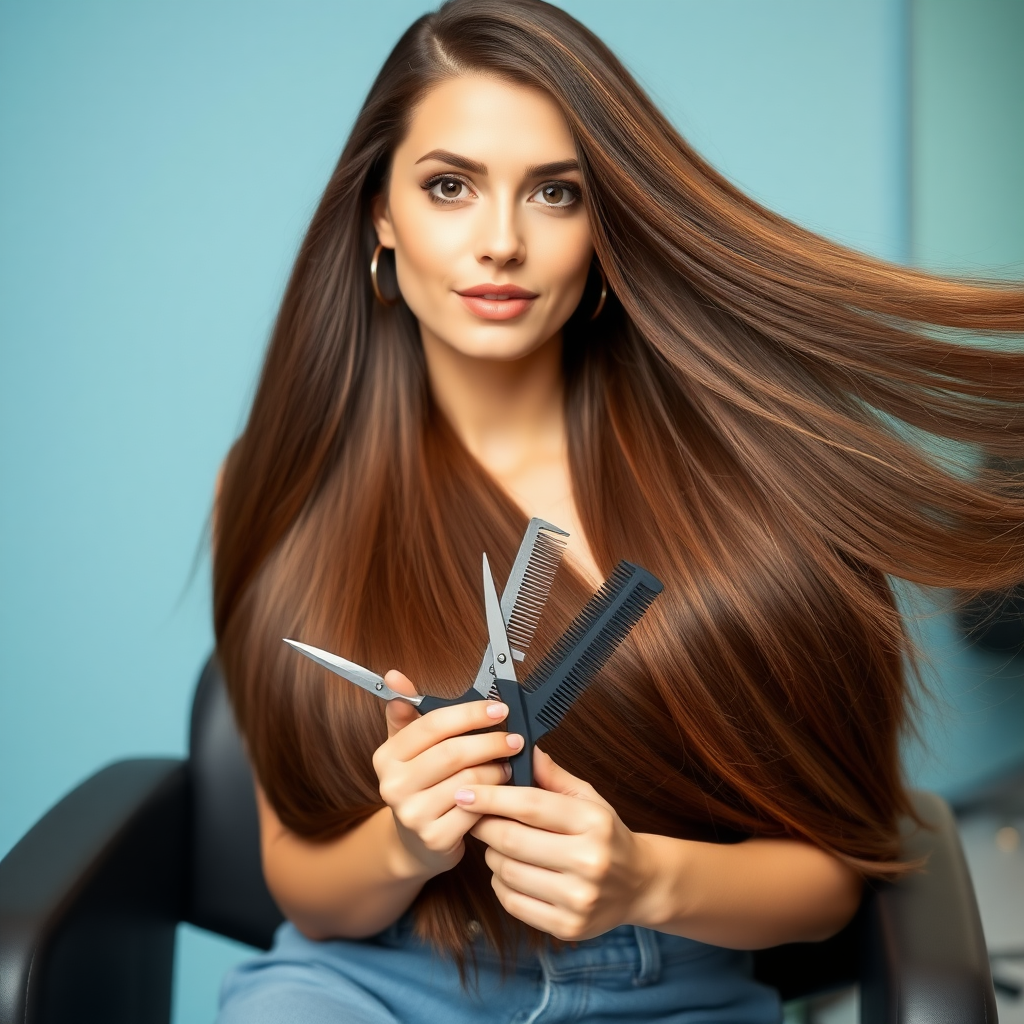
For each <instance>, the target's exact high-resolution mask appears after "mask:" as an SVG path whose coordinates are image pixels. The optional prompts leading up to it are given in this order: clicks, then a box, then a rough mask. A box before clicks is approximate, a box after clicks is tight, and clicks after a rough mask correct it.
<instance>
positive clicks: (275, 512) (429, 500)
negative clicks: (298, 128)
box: [215, 0, 1024, 1024]
mask: <svg viewBox="0 0 1024 1024" xmlns="http://www.w3.org/2000/svg"><path fill="white" fill-rule="evenodd" d="M1022 329H1024V294H1022V293H1021V291H1019V290H1014V289H1011V288H1009V287H997V286H988V285H981V284H963V283H957V282H951V281H941V280H938V279H935V278H930V277H927V276H925V275H922V274H919V273H915V272H911V271H907V270H905V269H902V268H897V267H891V266H886V265H884V264H881V263H879V262H877V261H874V260H872V259H869V258H867V257H864V256H861V255H859V254H857V253H853V252H850V251H847V250H844V249H842V248H840V247H838V246H836V245H835V244H833V243H831V242H827V241H825V240H823V239H821V238H818V237H816V236H814V235H812V234H810V233H808V232H806V231H804V230H802V229H800V228H798V227H796V226H794V225H793V224H790V223H788V222H787V221H785V220H783V219H781V218H779V217H777V216H775V215H773V214H771V213H769V212H768V211H766V210H764V209H762V208H761V207H759V206H758V205H756V204H755V203H753V202H752V201H751V200H749V199H748V198H746V197H745V196H743V195H742V194H740V193H738V192H737V191H736V190H735V189H734V188H733V187H732V186H731V185H729V184H728V183H727V182H726V181H725V180H723V179H722V178H721V177H720V176H719V175H718V174H716V173H715V172H714V171H713V170H712V169H711V168H709V167H708V166H707V165H706V164H705V163H704V162H703V161H702V160H700V158H699V157H698V156H697V155H696V154H695V153H694V152H693V151H692V150H691V149H690V148H689V147H688V146H687V145H686V143H685V142H684V141H683V140H682V139H681V138H680V137H679V135H678V134H677V133H676V132H675V130H674V129H673V128H672V127H671V125H670V124H669V123H668V122H667V121H666V120H665V118H664V117H662V115H661V114H660V113H659V112H658V111H657V110H656V109H655V108H654V107H653V106H652V104H651V103H650V101H649V100H648V99H647V97H646V96H645V95H644V94H643V93H642V92H641V90H640V89H639V88H638V87H637V85H636V84H635V83H634V82H633V81H632V79H631V78H630V77H629V75H628V74H627V72H626V71H625V70H624V69H623V68H622V66H621V65H620V64H619V63H618V62H617V61H616V60H615V58H614V57H613V56H612V54H611V53H610V52H609V51H608V50H607V49H606V48H605V47H604V46H603V44H601V42H600V41H599V40H597V39H596V38H595V37H594V36H593V35H592V34H590V33H589V32H588V31H587V30H586V29H584V28H583V27H582V26H581V25H579V24H578V23H577V22H575V21H574V20H573V19H572V18H570V17H569V16H568V15H567V14H565V13H564V12H562V11H560V10H558V9H557V8H553V7H550V6H548V5H546V4H544V3H541V2H539V0H514V2H509V0H453V2H452V3H450V4H446V5H445V6H444V7H442V8H441V9H440V10H439V11H438V12H437V13H436V14H433V15H429V16H427V17H425V18H422V19H420V20H419V21H417V22H416V23H415V24H414V25H413V26H412V27H411V28H410V29H409V30H408V32H407V33H406V34H405V35H404V36H403V37H402V39H401V41H400V42H399V43H398V45H397V46H396V48H395V50H394V51H393V53H392V54H391V56H390V57H389V58H388V60H387V62H386V63H385V65H384V68H383V69H382V71H381V73H380V75H379V76H378V78H377V81H376V82H375V83H374V85H373V88H372V89H371V91H370V95H369V97H368V99H367V101H366V103H365V105H364V107H363V109H362V112H361V113H360V115H359V118H358V120H357V122H356V125H355V127H354V129H353V132H352V135H351V138H350V140H349V142H348V145H347V146H346V148H345V151H344V153H343V154H342V157H341V160H340V162H339V164H338V167H337V169H336V170H335V172H334V174H333V176H332V178H331V181H330V183H329V184H328V186H327V190H326V192H325V194H324V197H323V200H322V201H321V204H320V206H319V208H318V210H317V212H316V214H315V215H314V218H313V222H312V225H311V227H310V229H309V233H308V235H307V237H306V240H305V242H304V244H303V247H302V250H301V252H300V254H299V257H298V260H297V262H296V266H295V269H294V271H293V274H292V278H291V280H290V282H289V285H288V288H287V291H286V294H285V298H284V302H283V305H282V309H281V312H280V316H279V318H278V322H277V325H276V328H275V331H274V335H273V338H272V340H271V344H270V349H269V352H268V354H267V358H266V363H265V366H264V370H263V375H262V378H261V381H260V385H259V389H258V392H257V395H256V398H255V401H254V404H253V409H252V413H251V416H250V419H249V422H248V424H247V426H246V429H245V432H244V433H243V435H242V437H241V438H240V439H239V441H238V443H237V444H236V445H235V447H234V449H233V450H232V452H231V454H230V456H229V458H228V460H227V463H226V468H225V474H224V481H223V488H222V492H221V495H220V498H219V508H218V527H217V549H216V558H215V616H216V629H217V637H218V650H219V653H220V657H221V660H222V663H223V667H224V671H225V675H226V679H227V683H228V687H229V690H230V693H231V699H232V702H233V706H234V708H235V712H236V714H237V717H238V721H239V724H240V727H241V729H242V731H243V734H244V736H245V739H246V743H247V745H248V750H249V753H250V756H251V759H252V763H253V767H254V770H255V774H256V777H257V779H258V785H257V797H258V805H259V810H260V822H261V835H262V849H263V859H264V870H265V874H266V877H267V881H268V884H269V886H270V889H271V892H272V893H273V894H274V896H275V898H276V899H277V901H278V903H279V904H280V906H281V908H282V910H283V911H284V912H285V915H286V917H287V918H288V919H289V921H290V922H291V923H290V924H287V925H285V926H283V928H282V930H281V931H280V932H279V934H278V938H277V943H276V945H275V948H274V950H273V951H271V953H270V954H268V955H267V956H265V957H261V958H258V959H257V960H255V961H253V962H252V963H250V964H248V965H245V966H244V967H243V968H241V969H240V970H239V971H236V972H235V973H234V974H233V975H232V976H230V977H229V979H228V980H227V982H226V983H225V988H224V992H223V1003H222V1011H221V1021H222V1022H234V1021H242V1020H245V1021H250V1022H251V1021H285V1020H288V1021H318V1020H321V1019H332V1020H334V1019H337V1020H345V1021H366V1022H374V1024H377V1022H385V1021H387V1022H391V1021H396V1020H400V1021H403V1022H417V1021H426V1020H436V1019H439V1018H441V1017H442V1016H444V1017H445V1018H446V1019H449V1020H452V1021H471V1020H495V1021H511V1020H518V1021H527V1020H529V1021H541V1020H544V1021H547V1020H563V1019H564V1020H568V1019H573V1020H601V1019H604V1020H623V1019H630V1020H654V1019H657V1020H659V1021H687V1022H693V1021H730V1022H754V1021H771V1020H777V1019H778V1017H779V1007H778V1000H777V998H776V997H775V996H774V994H773V993H771V992H769V991H768V990H767V989H765V988H763V987H761V986H759V985H757V984H756V983H755V982H754V981H753V980H752V979H751V978H750V976H749V954H747V953H745V952H744V951H746V950H750V949H755V948H759V947H764V946H770V945H775V944H778V943H783V942H792V941H813V940H819V939H824V938H826V937H827V936H829V935H831V934H833V933H835V932H836V931H837V930H838V929H840V928H841V927H842V926H843V925H844V924H845V923H846V922H847V921H848V920H849V919H850V917H851V916H852V914H853V913H854V911H855V909H856V907H857V904H858V901H859V896H860V888H861V882H862V879H863V878H865V877H874V878H880V877H892V876H895V875H897V874H899V873H900V872H902V871H905V870H908V867H909V866H908V865H906V864H904V863H901V862H900V861H899V848H898V837H897V822H898V819H899V818H900V817H901V816H902V815H905V814H908V813H909V811H910V809H909V803H908V800H907V795H906V791H905V789H904V786H903V782H902V779H901V776H900V769H899V761H898V749H897V744H898V739H899V736H900V733H901V731H902V730H903V729H904V727H905V726H906V722H907V706H908V701H909V691H908V684H907V680H906V673H905V669H904V656H905V655H906V654H907V653H908V647H909V645H908V641H907V637H906V634H905V632H904V629H903V625H902V623H901V619H900V616H899V614H898V612H897V609H896V607H895V604H894V600H893V596H892V591H891V589H890V586H889V584H888V577H889V576H900V577H904V578H906V579H909V580H912V581H914V582H915V583H920V584H926V585H929V586H953V585H955V586H958V587H961V588H963V587H966V588H974V589H976V590H981V589H984V588H997V587H1002V586H1005V585H1008V584H1011V583H1013V582H1015V581H1016V580H1019V579H1020V578H1022V577H1024V501H1022V500H1021V497H1020V492H1019V490H1015V489H1014V488H1015V481H1014V480H1013V479H1010V478H1009V477H1008V476H1007V475H1005V474H1004V475H1002V476H1000V475H999V474H998V473H997V472H995V471H981V470H976V469H975V468H973V467H974V466H975V465H976V464H980V462H981V459H980V458H979V456H984V455H987V454H991V455H1000V454H1002V455H1012V454H1014V453H1017V452H1019V451H1020V450H1021V448H1022V434H1024V419H1022V418H1021V416H1020V408H1021V404H1022V400H1024V354H1022V353H1021V350H1020V348H1019V340H1018V339H1017V338H1011V339H1010V340H1009V341H1008V340H1006V339H1007V338H1010V336H1011V335H1012V334H1018V335H1019V333H1020V332H1021V331H1022ZM969 331H970V332H981V333H984V334H986V335H988V336H989V340H988V341H986V343H985V344H984V345H982V344H981V343H980V342H976V343H975V347H972V346H971V345H970V344H968V342H967V340H966V339H965V337H964V335H965V334H966V332H969ZM1001 337H1002V338H1003V340H1000V338H1001ZM1015 346H1016V347H1015ZM1016 483H1017V484H1018V485H1019V481H1017V482H1016ZM531 515H538V516H542V517H543V518H545V519H548V520H550V521H552V522H555V523H558V524H559V525H561V526H563V527H565V528H566V529H568V530H569V531H570V533H571V539H570V542H569V556H570V557H569V559H568V562H569V564H568V566H567V567H566V568H564V569H563V570H561V571H560V573H559V578H558V579H557V580H556V584H555V587H554V589H553V592H552V596H551V599H550V601H549V603H548V607H547V610H546V612H545V616H544V621H543V623H542V629H541V633H540V634H539V635H538V639H537V641H536V642H535V644H534V645H533V649H535V650H540V651H543V650H544V649H545V647H546V643H547V642H549V641H550V640H551V639H552V638H553V637H555V636H557V634H558V632H559V631H560V629H561V628H562V627H563V626H564V625H565V623H566V622H567V621H568V620H569V618H571V616H572V615H573V614H574V613H575V612H576V611H577V610H578V609H579V608H580V606H581V605H582V604H583V603H584V601H585V600H586V598H587V597H588V596H589V594H590V592H591V591H592V590H593V588H594V586H595V585H596V583H597V582H598V581H600V579H601V578H603V576H604V575H606V574H607V572H608V571H609V570H610V568H611V567H612V566H613V565H614V564H615V562H616V561H617V560H618V559H620V558H629V559H631V560H633V561H636V562H639V563H641V564H643V565H644V566H646V567H647V568H649V569H650V570H652V571H653V572H654V573H656V574H657V575H658V576H659V577H660V578H661V579H662V580H663V581H664V583H665V591H664V594H663V595H662V596H661V597H660V598H659V600H658V602H657V603H656V604H655V606H654V608H653V609H652V611H651V612H650V613H649V614H648V615H647V616H646V617H645V619H644V620H643V622H641V624H640V625H639V626H638V627H637V628H636V630H635V631H634V633H633V635H632V636H631V637H630V639H629V641H628V642H627V643H626V644H625V645H624V646H623V647H622V648H621V649H620V651H619V652H618V654H617V655H616V657H615V658H614V659H613V660H612V662H611V663H610V664H609V665H608V666H607V668H606V669H605V670H604V672H603V673H602V674H601V677H600V678H599V680H598V681H597V682H596V683H595V684H594V685H593V686H592V687H591V689H590V690H589V691H588V692H587V694H586V695H585V696H584V698H583V699H581V700H580V701H579V703H578V704H577V706H576V708H575V709H574V711H573V712H572V713H571V714H570V715H569V716H568V717H567V718H566V719H565V721H564V722H563V724H562V725H561V726H560V727H559V729H558V730H556V731H555V732H554V733H552V734H551V735H550V736H549V737H547V738H546V740H545V742H544V753H538V754H537V757H536V760H535V771H536V778H537V783H538V785H537V786H536V787H534V788H518V787H508V786H503V785H502V783H503V782H504V781H505V780H506V778H507V774H508V773H507V768H506V767H505V762H504V760H503V758H505V757H506V756H507V755H508V754H509V752H510V751H514V750H516V749H518V745H517V744H519V743H521V738H519V737H516V736H512V735H509V734H508V733H506V732H504V731H502V730H501V729H500V728H498V729H495V728H493V727H494V726H496V725H498V726H500V723H501V721H502V719H503V717H504V714H505V709H504V707H503V706H502V705H500V704H491V703H487V702H479V703H474V704H470V705H464V706H458V707H454V708H446V709H441V710H438V711H435V712H432V713H430V714H428V715H425V716H422V717H421V716H419V715H418V714H417V713H416V712H415V711H413V710H411V709H410V708H409V707H394V706H390V705H389V706H388V707H387V710H386V711H385V709H384V707H383V706H382V704H381V702H380V701H378V700H376V699H375V698H374V697H372V696H370V695H368V694H365V693H363V692H362V691H361V690H359V689H357V688H356V687H352V686H349V685H347V684H345V683H342V682H340V681H339V680H338V679H337V678H336V677H332V676H328V674H327V673H326V672H324V671H323V670H321V669H319V668H318V667H316V666H314V665H311V664H309V663H307V662H305V661H304V659H300V658H297V657H296V656H295V655H294V654H293V653H292V652H290V651H289V650H288V649H287V648H286V647H285V646H284V645H283V644H282V643H281V640H280V638H281V637H283V636H296V637H299V638H301V639H303V640H305V641H307V642H309V643H312V644H315V645H317V646H320V647H325V648H328V649H330V650H334V651H339V652H343V653H344V654H345V655H346V656H347V657H350V658H352V659H354V660H356V661H358V662H360V663H362V664H365V665H368V666H370V667H372V668H375V669H379V670H381V671H383V670H385V669H388V668H390V669H391V670H392V671H391V672H389V675H388V683H389V684H390V685H392V686H393V687H395V688H399V689H404V690H405V691H406V692H409V693H412V692H420V693H438V694H442V695H448V696H452V695H455V694H457V693H460V692H461V691H462V690H463V689H464V688H465V687H466V685H467V681H468V679H469V678H470V676H471V675H472V672H473V671H474V669H475V659H478V658H479V652H480V650H481V649H482V648H483V645H484V643H485V633H484V625H483V620H482V615H481V611H480V595H479V579H478V574H479V558H480V552H481V551H483V550H486V551H487V552H488V554H489V555H490V556H491V561H492V563H493V564H494V565H495V569H496V578H497V579H498V580H499V582H500V581H501V580H502V579H503V578H504V573H505V572H507V570H508V568H509V566H510V565H511V561H512V559H513V557H514V554H515V551H516V548H517V545H518V541H519V538H520V537H521V535H522V532H523V528H524V526H525V524H526V520H527V519H528V517H529V516H531ZM397 669H400V670H401V672H399V671H397ZM480 730H486V731H483V732H481V731H480ZM435 954H439V955H435Z"/></svg>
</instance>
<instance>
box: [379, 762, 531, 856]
mask: <svg viewBox="0 0 1024 1024" xmlns="http://www.w3.org/2000/svg"><path fill="white" fill-rule="evenodd" d="M511 774H512V772H511V769H510V768H509V766H508V764H507V763H506V764H486V765H479V766H478V767H476V768H468V769H466V770H465V771H463V772H460V773H459V774H458V775H457V776H456V777H455V778H454V779H448V780H446V781H445V782H442V783H439V784H438V785H436V786H432V787H431V788H430V789H426V790H422V791H420V792H417V793H414V794H413V795H412V796H410V797H408V798H407V799H405V800H403V801H401V802H400V803H398V804H397V805H395V806H393V807H392V813H393V814H394V815H395V820H396V821H397V822H398V824H399V825H400V826H401V827H402V828H405V829H407V830H408V831H409V832H411V833H413V834H415V835H416V836H417V837H418V838H419V841H420V842H421V843H422V844H423V845H424V846H425V847H426V848H427V849H428V850H430V851H431V852H433V853H441V854H444V853H448V852H449V851H451V850H453V849H454V848H455V847H456V846H457V845H458V844H459V843H460V842H461V841H462V838H463V837H464V836H465V834H466V833H467V832H468V831H469V830H470V829H471V828H472V827H473V826H474V825H475V824H476V823H477V820H478V818H479V815H477V814H473V813H472V812H470V811H467V810H465V809H463V808H461V807H459V806H458V805H457V804H456V803H455V799H454V790H455V786H456V785H458V784H460V780H461V784H466V783H467V782H472V781H477V782H479V783H484V784H492V785H500V784H501V783H502V782H504V781H506V780H507V779H508V778H509V776H510V775H511Z"/></svg>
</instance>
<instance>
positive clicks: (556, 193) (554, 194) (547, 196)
mask: <svg viewBox="0 0 1024 1024" xmlns="http://www.w3.org/2000/svg"><path fill="white" fill-rule="evenodd" d="M579 197H580V196H579V192H577V191H576V189H574V188H573V187H572V186H571V185H569V184H567V183H565V182H558V181H552V182H549V183H548V184H547V185H542V186H541V187H540V188H539V189H537V191H536V192H534V193H533V195H532V196H531V197H530V198H531V199H532V200H533V201H534V202H537V203H540V204H541V206H552V207H554V208H555V209H565V207H567V206H572V205H573V203H575V202H576V201H577V200H578V199H579Z"/></svg>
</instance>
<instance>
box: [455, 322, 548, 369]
mask: <svg viewBox="0 0 1024 1024" xmlns="http://www.w3.org/2000/svg"><path fill="white" fill-rule="evenodd" d="M546 340H547V338H546V337H541V336H538V335H536V334H533V333H532V332H531V334H530V335H523V334H521V333H520V332H518V331H516V332H513V331H509V332H507V334H505V336H502V334H501V333H499V332H496V331H493V330H489V331H487V332H486V334H485V335H484V336H483V337H481V336H479V335H476V336H474V335H470V336H468V337H466V336H464V337H462V338H459V339H454V340H452V341H446V343H447V344H448V345H450V346H451V347H452V348H454V349H455V350H456V351H458V352H460V353H461V354H462V355H465V356H471V357H472V358H474V359H499V360H502V361H506V362H512V361H514V360H516V359H522V358H523V357H524V356H528V355H530V353H532V352H536V351H537V349H539V348H540V347H541V346H542V345H543V344H544V342H545V341H546Z"/></svg>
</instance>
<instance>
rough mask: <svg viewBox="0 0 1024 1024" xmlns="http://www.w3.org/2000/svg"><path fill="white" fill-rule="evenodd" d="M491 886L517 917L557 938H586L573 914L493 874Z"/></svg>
mask: <svg viewBox="0 0 1024 1024" xmlns="http://www.w3.org/2000/svg"><path fill="white" fill-rule="evenodd" d="M491 888H492V889H493V890H494V892H495V895H496V896H497V897H498V901H499V902H500V903H501V905H502V906H503V907H504V908H505V909H506V910H507V911H508V912H509V913H510V914H511V915H512V916H513V917H515V918H518V919H519V920H520V921H522V922H523V923H524V924H528V925H530V926H531V927H533V928H536V929H537V930H538V931H541V932H547V934H548V935H554V936H555V938H556V939H565V940H567V941H573V940H576V939H580V938H584V936H583V935H582V934H581V933H580V930H579V926H578V923H577V921H576V920H575V919H574V917H573V915H571V914H568V913H566V912H565V911H564V910H562V909H561V908H560V907H556V906H554V905H553V904H551V903H547V902H545V901H544V900H539V899H537V898H536V897H534V896H527V895H526V894H525V893H521V892H519V891H518V890H516V889H513V888H511V887H510V886H508V885H506V884H505V883H504V882H503V881H502V880H501V879H500V878H498V876H497V875H491Z"/></svg>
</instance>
